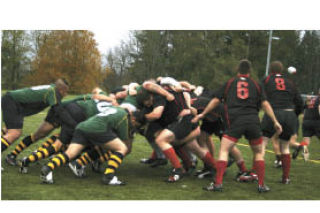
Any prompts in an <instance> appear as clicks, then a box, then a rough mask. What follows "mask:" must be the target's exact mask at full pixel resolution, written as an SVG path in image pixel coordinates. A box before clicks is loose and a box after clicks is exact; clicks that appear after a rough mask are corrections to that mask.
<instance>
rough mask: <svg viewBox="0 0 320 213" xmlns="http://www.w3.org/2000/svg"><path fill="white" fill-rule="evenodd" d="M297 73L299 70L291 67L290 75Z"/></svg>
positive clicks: (289, 69)
mask: <svg viewBox="0 0 320 213" xmlns="http://www.w3.org/2000/svg"><path fill="white" fill-rule="evenodd" d="M296 72H297V69H296V68H295V67H289V68H288V73H289V74H295V73H296Z"/></svg>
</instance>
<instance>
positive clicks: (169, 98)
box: [166, 94, 174, 101]
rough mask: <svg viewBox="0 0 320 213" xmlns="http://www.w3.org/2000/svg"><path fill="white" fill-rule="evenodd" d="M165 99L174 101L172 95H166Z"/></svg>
mask: <svg viewBox="0 0 320 213" xmlns="http://www.w3.org/2000/svg"><path fill="white" fill-rule="evenodd" d="M166 98H167V101H173V100H174V95H172V94H168V95H167V97H166Z"/></svg>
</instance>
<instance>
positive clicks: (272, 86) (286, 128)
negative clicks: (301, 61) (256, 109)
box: [261, 61, 303, 184]
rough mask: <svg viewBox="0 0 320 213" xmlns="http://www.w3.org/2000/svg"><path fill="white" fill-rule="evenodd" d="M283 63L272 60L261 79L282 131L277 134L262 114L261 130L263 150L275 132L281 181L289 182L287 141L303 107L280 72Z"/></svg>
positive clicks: (290, 82) (294, 90)
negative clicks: (263, 77)
mask: <svg viewBox="0 0 320 213" xmlns="http://www.w3.org/2000/svg"><path fill="white" fill-rule="evenodd" d="M282 71H283V65H282V63H281V62H280V61H274V62H272V63H271V65H270V75H269V76H267V77H266V78H265V79H263V81H262V85H263V88H264V90H265V93H266V97H267V100H268V101H269V102H270V104H271V106H272V108H273V109H274V112H275V115H276V117H277V119H278V120H279V122H280V124H281V126H282V127H283V131H282V133H281V134H277V133H276V130H275V128H274V127H273V124H272V121H271V120H270V118H269V117H268V116H266V115H265V116H264V117H263V120H262V123H261V127H262V132H263V143H264V150H265V147H266V146H267V143H268V141H269V139H270V138H271V137H272V136H273V135H275V134H277V135H279V139H280V152H281V162H282V180H281V183H283V184H289V183H290V179H289V173H290V167H291V157H290V149H289V143H290V138H291V137H292V136H293V135H294V134H295V132H296V128H298V127H297V125H296V123H297V122H296V121H297V114H300V113H301V112H302V109H303V102H302V98H301V95H300V93H299V92H298V90H297V88H296V86H295V85H294V84H293V82H292V81H290V80H289V79H288V78H287V77H285V76H284V75H283V74H282Z"/></svg>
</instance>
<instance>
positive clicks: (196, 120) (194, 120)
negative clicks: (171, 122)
mask: <svg viewBox="0 0 320 213" xmlns="http://www.w3.org/2000/svg"><path fill="white" fill-rule="evenodd" d="M203 117H204V115H203V114H199V115H196V116H195V117H194V118H193V119H192V120H191V122H192V123H197V122H198V121H199V120H201V119H202V118H203Z"/></svg>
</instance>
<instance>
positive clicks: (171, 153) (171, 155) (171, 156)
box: [163, 147, 182, 169]
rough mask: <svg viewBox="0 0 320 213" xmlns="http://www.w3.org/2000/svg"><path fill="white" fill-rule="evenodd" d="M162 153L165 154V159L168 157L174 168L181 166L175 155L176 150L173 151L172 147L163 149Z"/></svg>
mask: <svg viewBox="0 0 320 213" xmlns="http://www.w3.org/2000/svg"><path fill="white" fill-rule="evenodd" d="M163 154H164V155H165V156H166V158H167V159H169V161H170V162H171V164H172V166H173V167H174V168H175V169H177V168H181V167H182V166H181V164H180V161H179V159H178V157H177V155H176V152H175V151H174V149H173V148H172V147H171V148H169V149H166V150H164V151H163Z"/></svg>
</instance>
